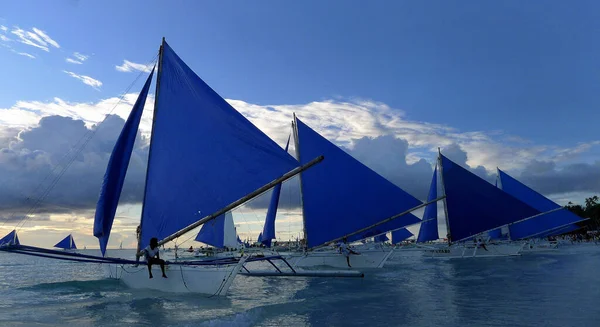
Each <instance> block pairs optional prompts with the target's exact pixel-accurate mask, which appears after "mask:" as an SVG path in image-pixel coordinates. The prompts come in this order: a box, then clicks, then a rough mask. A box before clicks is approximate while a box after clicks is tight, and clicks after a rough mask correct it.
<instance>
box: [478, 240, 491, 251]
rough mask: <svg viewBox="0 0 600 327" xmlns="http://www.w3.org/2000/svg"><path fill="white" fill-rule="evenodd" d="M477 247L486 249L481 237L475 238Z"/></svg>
mask: <svg viewBox="0 0 600 327" xmlns="http://www.w3.org/2000/svg"><path fill="white" fill-rule="evenodd" d="M477 247H478V248H483V249H484V250H486V251H487V250H488V249H487V248H486V247H485V244H484V243H483V242H482V241H481V238H478V239H477Z"/></svg>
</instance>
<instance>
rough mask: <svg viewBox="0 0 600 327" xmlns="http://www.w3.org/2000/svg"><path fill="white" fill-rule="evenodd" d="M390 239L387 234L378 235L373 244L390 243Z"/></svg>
mask: <svg viewBox="0 0 600 327" xmlns="http://www.w3.org/2000/svg"><path fill="white" fill-rule="evenodd" d="M389 240H390V239H389V238H388V237H387V235H385V234H381V235H377V236H375V237H374V238H373V242H375V243H383V242H386V241H389Z"/></svg>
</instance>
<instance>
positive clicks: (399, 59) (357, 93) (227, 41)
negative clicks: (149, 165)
mask: <svg viewBox="0 0 600 327" xmlns="http://www.w3.org/2000/svg"><path fill="white" fill-rule="evenodd" d="M599 16H600V3H598V2H594V1H577V2H576V3H566V2H560V1H545V2H544V3H543V4H541V3H539V2H533V1H530V2H524V1H501V2H492V1H428V2H418V1H413V2H409V1H372V2H367V1H335V0H329V1H302V2H292V1H253V2H251V1H210V2H209V1H169V2H167V1H160V2H159V1H108V2H93V1H12V2H6V3H3V4H2V10H0V25H1V26H3V27H4V28H2V29H1V30H0V62H2V65H0V67H2V77H3V78H1V79H0V90H1V91H0V150H4V149H10V150H11V151H13V152H14V153H17V154H14V155H15V156H16V157H17V159H18V160H17V159H14V158H12V157H11V160H13V159H14V160H13V161H10V162H21V161H19V160H22V162H27V163H28V164H30V161H27V160H28V157H27V156H28V155H29V154H30V153H34V152H35V151H38V152H35V153H40V151H41V152H44V153H45V154H47V155H48V158H50V159H48V160H47V161H43V162H42V161H41V159H40V163H39V164H40V165H42V164H44V163H47V162H52V158H56V157H61V156H62V154H61V152H60V151H63V150H64V149H65V148H68V146H69V145H68V144H69V143H68V142H73V140H77V139H78V138H79V137H80V136H81V135H82V133H84V132H85V131H87V129H86V127H85V126H87V128H90V126H92V125H93V124H95V123H97V122H99V121H100V120H101V119H102V117H103V116H104V114H106V113H107V112H108V111H109V110H110V109H111V108H112V106H113V104H114V102H115V101H116V97H118V96H119V95H121V94H123V93H124V92H126V88H127V86H128V85H130V83H131V82H132V81H133V80H134V79H135V78H136V76H137V75H138V73H139V71H138V70H136V69H135V68H134V69H130V70H131V71H130V72H123V71H122V70H123V69H121V70H119V69H117V66H121V67H124V66H123V64H124V62H125V60H127V61H129V62H131V63H133V64H134V65H135V64H139V65H138V66H135V67H142V64H146V63H148V62H150V61H151V60H152V59H153V58H154V57H155V56H156V54H157V51H158V47H159V45H160V40H161V37H163V36H165V37H166V38H167V41H168V42H169V44H170V45H171V46H172V47H173V49H174V50H175V51H176V52H177V53H178V54H179V55H180V56H181V57H182V58H183V60H185V61H186V63H187V64H188V65H189V66H190V67H192V69H193V70H194V71H195V72H197V73H198V74H199V75H200V76H201V77H202V78H203V79H204V80H205V81H206V82H207V83H208V84H210V85H211V86H212V87H213V88H214V89H215V90H216V91H217V92H218V93H219V94H221V95H222V96H223V97H224V98H226V99H229V101H230V102H231V103H232V104H233V105H234V107H235V108H236V109H238V110H239V111H240V112H242V113H243V114H244V115H246V117H249V119H250V120H251V121H252V122H253V123H255V124H256V125H257V126H259V127H260V128H261V129H263V130H264V131H265V132H266V133H267V134H268V135H269V136H271V137H273V138H274V139H275V140H276V141H277V142H279V143H280V144H283V142H285V139H286V138H287V133H288V132H289V120H290V118H291V114H292V112H297V113H298V114H299V116H300V117H301V118H302V119H303V121H305V122H307V123H308V124H309V125H310V126H311V127H313V128H314V129H315V130H317V131H318V132H319V133H321V134H322V135H324V136H326V137H327V138H328V139H330V140H332V141H334V142H335V143H337V144H338V145H342V146H345V147H347V148H349V149H352V154H353V155H354V156H355V157H357V158H358V159H359V160H361V161H363V162H364V163H366V164H367V165H368V166H370V167H371V168H373V169H374V170H376V171H377V172H379V173H380V174H382V175H383V176H385V177H386V178H388V179H390V180H392V181H393V182H395V183H397V184H398V185H400V186H401V187H403V188H405V189H406V190H407V191H409V193H412V194H414V195H415V196H417V197H419V198H421V197H422V196H420V195H422V193H423V194H424V193H425V192H426V190H427V188H428V183H429V181H430V178H431V172H432V167H431V163H432V159H433V158H434V157H435V154H436V149H437V147H438V146H441V147H442V148H444V150H445V151H447V152H445V153H453V154H454V155H455V157H453V159H454V160H457V162H459V163H461V164H465V165H466V164H469V165H470V166H471V167H473V168H474V169H476V170H477V171H478V172H479V173H481V174H486V172H487V173H488V174H492V173H493V171H494V169H495V167H496V166H499V167H500V168H503V170H506V171H508V172H509V173H511V174H512V175H513V176H515V177H517V178H520V179H521V180H523V181H524V182H526V183H528V185H530V186H532V187H534V188H536V189H538V190H540V192H542V193H544V194H545V195H549V196H552V197H553V198H554V199H557V200H558V201H559V202H560V203H561V204H563V203H566V202H567V201H569V200H575V201H578V202H581V201H582V200H583V198H584V197H585V196H588V195H591V194H592V193H596V192H600V161H599V160H598V158H599V157H598V156H599V155H600V138H599V137H598V136H597V133H596V130H597V127H596V125H597V122H598V121H599V120H600V111H598V110H597V107H598V105H599V104H600V103H599V102H600V97H598V94H600V92H599V91H600V61H599V60H598V58H600V45H599V44H598V42H597V40H596V39H597V35H598V32H600V19H599V18H600V17H599ZM45 37H47V38H45ZM38 39H39V40H41V41H38ZM32 42H33V43H34V44H33V45H32V44H31V43H32ZM32 57H33V58H32ZM68 61H70V62H68ZM74 62H76V63H74ZM74 77H75V78H74ZM82 82H85V83H82ZM142 83H143V78H141V79H140V80H139V81H138V83H137V84H136V85H135V86H134V88H133V89H131V90H130V91H129V94H128V95H127V96H126V101H125V103H124V104H122V105H121V106H119V107H118V108H117V110H116V111H115V112H116V113H117V114H118V115H119V116H121V117H125V116H126V115H127V113H128V111H129V110H130V108H131V104H132V103H133V102H134V101H135V97H136V93H137V92H139V89H140V88H141V85H142ZM111 101H112V102H111ZM149 101H150V102H152V101H153V99H150V100H149ZM267 106H269V108H267ZM148 108H152V105H151V104H150V105H147V110H146V111H147V112H146V113H145V115H146V116H145V119H144V120H143V121H142V125H141V127H140V128H141V130H142V133H143V134H144V133H147V132H148V130H149V125H150V123H149V117H151V114H150V113H148ZM267 109H268V110H267ZM150 110H151V109H150ZM56 115H59V116H65V117H70V118H73V119H77V120H82V121H83V122H81V124H79V125H78V124H77V123H76V122H73V121H68V120H60V119H58V120H54V121H53V123H52V124H46V125H43V124H39V122H40V119H42V118H43V117H47V116H56ZM84 124H85V126H84ZM111 124H112V125H111ZM119 124H120V122H119V121H111V122H110V124H109V126H112V127H111V128H114V130H118V129H119ZM24 130H26V131H31V133H26V134H23V135H22V136H23V137H22V138H21V139H19V140H18V141H15V140H16V139H15V137H16V135H17V133H18V132H19V131H24ZM111 131H112V130H111ZM116 134H117V133H112V134H110V135H109V133H108V132H107V134H106V135H104V134H102V135H104V136H102V137H101V138H106V139H110V138H111V137H114V138H116ZM359 139H360V140H361V141H358V140H359ZM50 140H52V142H54V143H57V144H58V145H50ZM11 142H12V143H11ZM15 142H16V143H15ZM61 142H62V143H61ZM17 150H18V151H21V152H18V151H17ZM140 151H141V150H140ZM6 153H8V152H4V153H3V152H2V151H0V163H2V164H3V165H4V166H2V165H0V182H5V181H12V182H13V184H7V183H5V184H4V185H12V186H11V187H9V188H7V192H9V193H10V194H20V195H23V196H25V195H28V194H30V193H31V189H33V188H34V187H35V185H37V184H36V183H37V182H39V180H38V181H37V182H36V181H33V177H32V176H34V175H35V174H31V173H30V172H29V171H27V170H26V169H23V170H22V171H21V173H22V175H19V174H16V173H15V171H16V170H15V169H21V168H19V167H21V166H15V167H9V166H8V165H7V164H6V163H7V162H9V161H8V159H4V158H3V155H6ZM11 153H12V152H11ZM92 154H94V155H98V156H100V157H103V158H104V160H107V158H108V155H109V153H105V152H99V153H92V152H90V156H91V155H92ZM11 155H13V154H11ZM140 157H143V154H142V155H140ZM139 161H140V162H142V161H143V160H142V159H139ZM87 164H88V165H89V166H88V167H84V168H82V167H78V168H77V169H79V170H76V172H75V173H73V176H71V178H75V180H80V181H81V180H82V178H83V179H85V178H87V177H88V176H91V177H89V179H90V182H89V185H88V186H89V187H87V188H85V189H86V191H85V192H84V191H81V190H79V189H78V190H77V193H76V194H70V193H68V192H67V191H69V187H70V186H68V185H66V186H65V190H63V191H65V192H67V193H66V194H70V195H69V196H70V197H71V198H76V196H78V195H82V194H83V195H85V196H86V197H87V198H86V199H85V201H83V200H82V201H83V202H81V203H76V204H73V203H71V204H65V203H63V202H61V199H60V198H58V197H57V198H54V199H53V198H49V200H48V201H49V202H52V201H54V202H53V205H60V206H62V207H61V208H64V206H68V205H74V206H75V207H76V209H77V210H75V209H74V210H75V211H73V212H71V213H65V212H64V210H60V211H61V212H60V214H61V215H62V216H60V217H61V218H56V219H58V220H62V221H68V220H69V219H82V221H81V224H80V225H79V226H80V230H79V232H80V234H79V235H87V236H88V237H89V238H90V239H91V236H89V235H90V233H89V231H87V230H86V228H89V225H90V224H89V221H87V220H85V219H89V218H90V217H91V215H90V212H83V211H81V210H82V209H81V208H83V207H86V206H89V204H90V203H92V204H93V203H95V200H96V197H97V192H98V191H97V190H99V187H100V184H99V182H98V181H99V180H100V178H101V176H102V172H103V169H104V167H105V162H104V161H102V160H99V161H94V162H91V161H90V162H87ZM141 165H143V164H141ZM77 174H80V175H77ZM15 176H18V177H15ZM35 176H37V175H35ZM136 176H143V171H142V172H138V173H137V175H136ZM490 176H491V175H490ZM94 178H97V180H96V179H94ZM132 178H133V177H132ZM96 184H97V185H96ZM24 185H26V186H27V187H30V188H31V189H27V188H26V187H25V186H24ZM88 190H89V192H88ZM0 191H2V190H0ZM0 193H2V192H0ZM0 198H2V196H1V194H0ZM4 199H5V200H2V199H0V215H1V214H3V210H5V209H6V208H10V209H11V210H12V209H15V208H17V207H18V206H14V207H12V206H11V204H8V202H7V201H9V200H6V197H5V198H4ZM10 199H13V198H10ZM13 200H14V199H13ZM17 200H18V199H17ZM11 201H12V200H11ZM14 201H16V200H14ZM15 203H16V202H15ZM86 208H87V207H86ZM90 209H92V208H91V207H90ZM15 210H17V209H15ZM138 211H139V206H138V207H136V208H133V209H132V208H131V207H128V208H126V209H123V211H121V212H120V214H121V215H122V216H128V215H129V216H130V218H131V217H133V216H136V215H137V216H138V217H139V213H138ZM91 213H93V211H92V212H91ZM65 215H66V216H65ZM118 215H119V212H118ZM249 215H250V216H252V217H255V216H256V217H258V216H260V214H254V213H250V214H249ZM291 216H293V215H292V214H290V217H291ZM57 217H58V216H57ZM65 217H71V218H65ZM73 217H79V218H73ZM296 218H297V217H296ZM49 219H55V218H49ZM136 219H139V218H136ZM253 219H254V218H253ZM290 219H291V218H290ZM298 219H299V218H298ZM298 219H296V220H295V223H298ZM133 220H135V219H133ZM133 220H132V221H133ZM292 220H293V219H292ZM257 221H258V220H257ZM289 221H291V220H288V225H287V226H288V227H289V224H290V222H289ZM41 223H43V221H42V220H40V224H41ZM85 226H88V227H85ZM117 227H118V228H121V229H120V231H123V233H124V234H123V235H125V234H127V233H128V235H129V234H131V231H132V230H134V229H135V225H134V223H133V222H132V223H131V224H129V225H127V224H125V223H123V224H122V225H121V226H119V225H118V224H117ZM1 228H2V227H1V226H0V229H1ZM55 230H58V229H55ZM64 230H69V228H68V226H67V227H65V229H64ZM60 231H61V232H62V231H63V230H60ZM78 237H81V236H78ZM123 237H125V236H123ZM126 237H131V235H129V236H126ZM122 239H123V238H122ZM116 240H118V238H115V241H116ZM92 241H95V240H93V239H92V240H91V241H90V242H92ZM88 244H91V243H88Z"/></svg>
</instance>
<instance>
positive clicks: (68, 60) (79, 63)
mask: <svg viewBox="0 0 600 327" xmlns="http://www.w3.org/2000/svg"><path fill="white" fill-rule="evenodd" d="M65 61H66V62H68V63H71V64H77V65H81V64H83V63H82V62H81V61H77V60H75V59H71V58H67V59H65Z"/></svg>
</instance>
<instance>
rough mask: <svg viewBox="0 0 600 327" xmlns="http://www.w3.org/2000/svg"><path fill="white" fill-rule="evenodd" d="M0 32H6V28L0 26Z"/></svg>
mask: <svg viewBox="0 0 600 327" xmlns="http://www.w3.org/2000/svg"><path fill="white" fill-rule="evenodd" d="M0 30H1V31H3V32H6V31H8V27H6V26H4V25H0Z"/></svg>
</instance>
